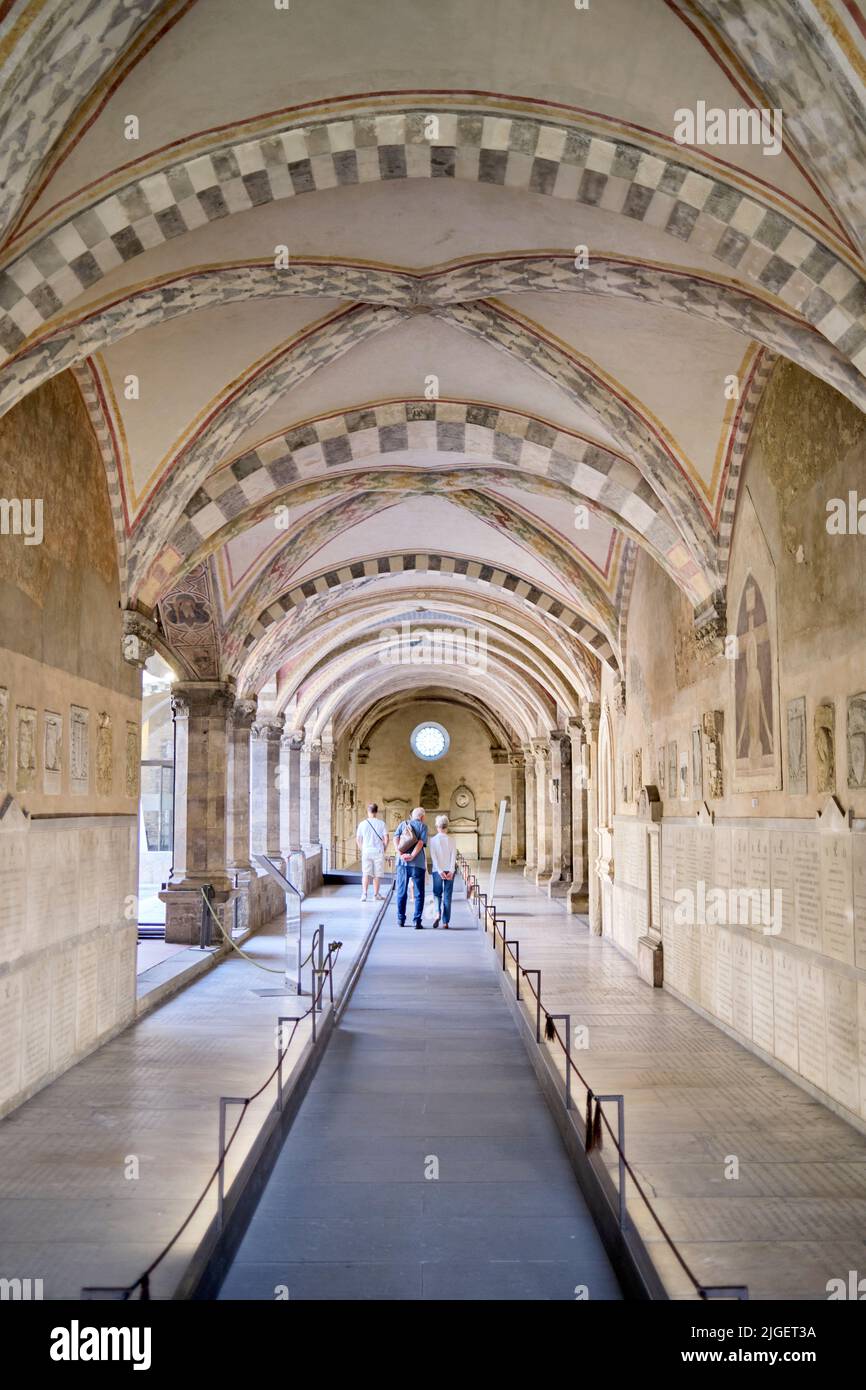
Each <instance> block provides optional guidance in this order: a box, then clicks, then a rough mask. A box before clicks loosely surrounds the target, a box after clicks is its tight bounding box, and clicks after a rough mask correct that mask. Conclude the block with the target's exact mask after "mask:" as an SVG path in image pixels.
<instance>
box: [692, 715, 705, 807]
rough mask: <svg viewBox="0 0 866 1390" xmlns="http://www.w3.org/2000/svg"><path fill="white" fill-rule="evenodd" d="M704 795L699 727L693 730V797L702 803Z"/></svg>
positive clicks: (696, 726)
mask: <svg viewBox="0 0 866 1390" xmlns="http://www.w3.org/2000/svg"><path fill="white" fill-rule="evenodd" d="M703 794H704V766H703V758H702V755H701V730H700V726H699V725H697V724H696V725H695V727H694V728H693V729H692V796H693V797H694V799H695V801H700V800H701V798H702V797H703Z"/></svg>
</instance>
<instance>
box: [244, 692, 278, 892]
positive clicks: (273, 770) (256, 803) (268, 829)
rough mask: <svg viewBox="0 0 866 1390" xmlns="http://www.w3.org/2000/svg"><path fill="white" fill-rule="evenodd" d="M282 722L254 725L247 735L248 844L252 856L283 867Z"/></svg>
mask: <svg viewBox="0 0 866 1390" xmlns="http://www.w3.org/2000/svg"><path fill="white" fill-rule="evenodd" d="M284 722H285V720H284V718H283V716H282V715H280V716H279V717H278V718H276V719H274V720H273V721H272V722H269V723H264V722H262V723H259V722H258V721H256V723H254V724H253V726H252V728H251V730H250V734H251V738H252V742H251V744H250V786H251V793H250V795H251V802H252V807H251V817H250V842H251V846H252V851H253V853H254V854H266V855H267V856H268V857H269V858H270V859H279V860H280V861H281V862H280V867H283V865H282V845H281V834H280V780H281V770H280V753H281V743H282V737H283V725H284Z"/></svg>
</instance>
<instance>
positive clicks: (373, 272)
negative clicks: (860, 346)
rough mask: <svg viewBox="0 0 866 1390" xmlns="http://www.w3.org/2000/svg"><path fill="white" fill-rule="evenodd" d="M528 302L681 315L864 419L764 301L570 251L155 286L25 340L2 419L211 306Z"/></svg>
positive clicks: (852, 371)
mask: <svg viewBox="0 0 866 1390" xmlns="http://www.w3.org/2000/svg"><path fill="white" fill-rule="evenodd" d="M525 293H548V294H549V293H557V294H558V293H562V294H585V295H589V296H593V297H605V298H615V299H624V300H627V301H631V302H633V303H640V304H650V305H657V306H659V307H662V308H666V309H677V310H679V311H680V312H683V313H687V314H689V315H691V316H693V317H695V318H700V319H703V320H705V321H706V322H709V323H717V324H720V325H722V326H724V327H725V328H730V329H731V330H733V331H734V332H737V333H742V334H744V335H745V336H746V337H749V338H753V339H754V340H755V341H757V342H759V343H761V344H763V346H764V347H767V348H771V349H772V350H773V351H774V352H777V353H779V354H780V355H781V356H784V357H788V358H789V359H790V360H791V361H792V362H796V363H797V365H798V366H800V367H803V368H804V369H805V370H806V371H809V372H812V374H813V375H814V376H817V377H820V379H821V380H822V381H825V382H826V383H827V384H828V385H829V386H832V387H834V389H835V390H837V391H839V392H840V393H841V394H842V395H844V396H847V397H848V399H849V400H850V401H852V402H853V403H854V404H855V405H857V406H858V407H859V408H860V409H862V410H866V381H864V378H863V377H862V376H861V375H860V373H859V372H858V371H857V369H856V368H855V367H853V366H852V365H851V363H850V362H849V361H847V360H846V358H845V357H843V356H842V354H841V353H840V352H839V351H838V350H837V349H836V348H834V347H832V346H831V345H830V343H828V342H827V340H826V339H825V338H823V337H821V335H820V334H819V333H818V332H817V330H816V329H815V328H813V327H812V326H811V325H810V324H808V323H806V321H805V320H804V319H803V318H802V317H801V316H800V315H799V314H797V313H794V312H793V311H792V310H789V309H785V308H784V307H782V306H781V305H780V304H779V303H778V302H776V301H775V300H774V299H773V297H771V296H770V294H769V293H768V292H767V291H764V290H761V291H760V292H758V291H757V290H746V289H743V288H742V287H741V286H740V285H737V284H734V283H732V282H731V281H729V280H728V279H726V278H725V277H723V276H718V277H713V276H711V275H707V274H706V273H699V272H696V271H691V270H684V269H679V268H677V267H674V266H664V265H656V264H654V263H652V262H647V261H640V260H635V259H634V258H630V257H624V256H617V255H609V254H606V253H604V252H599V251H591V252H590V261H589V265H588V266H586V267H585V268H584V269H582V270H581V271H579V272H576V271H575V267H574V257H573V253H571V252H568V253H565V252H531V253H527V254H525V255H524V254H519V253H512V254H510V255H508V256H495V255H491V256H482V257H473V258H470V259H468V260H466V261H463V262H461V263H459V264H457V265H454V266H449V267H446V268H444V269H438V270H429V271H424V272H414V273H411V274H410V273H409V272H407V271H403V270H398V269H389V268H385V267H377V266H370V265H367V264H365V263H364V262H352V261H351V260H347V261H329V260H326V259H324V258H317V257H309V258H299V259H293V260H292V262H291V264H290V266H289V267H288V268H287V269H286V270H284V271H281V272H280V274H279V275H275V273H274V267H273V263H272V262H271V261H267V262H264V261H253V262H249V263H248V264H244V265H238V264H237V263H229V264H225V265H214V266H211V267H207V268H204V269H197V270H194V271H190V272H189V273H186V272H179V273H177V274H174V275H168V276H162V277H156V278H155V279H153V280H151V281H149V282H146V283H145V284H141V285H138V286H136V287H134V288H132V289H130V290H128V291H126V292H124V293H121V294H120V295H115V296H111V297H109V299H108V300H107V301H105V300H103V301H101V302H99V303H98V304H96V305H88V306H87V308H84V309H81V310H79V311H78V312H77V313H76V312H74V311H72V312H70V313H68V314H65V315H63V317H62V318H61V319H60V321H59V322H56V321H55V322H52V323H51V324H50V326H48V327H47V328H46V329H45V330H44V331H43V332H41V333H38V334H37V335H36V336H35V337H32V338H31V339H30V340H29V342H28V345H27V346H26V347H22V348H21V350H20V351H19V352H18V353H15V354H13V356H12V357H11V358H10V359H9V360H8V362H7V363H6V365H5V367H4V369H3V371H2V373H0V415H3V414H5V413H6V411H8V410H10V409H11V408H12V406H13V405H15V404H16V403H17V402H18V401H19V400H21V398H22V397H23V396H25V395H26V394H27V393H28V392H29V391H32V390H34V389H35V388H36V387H37V386H39V385H40V384H41V383H42V382H43V381H46V380H47V379H48V378H49V377H51V376H55V375H56V374H57V373H58V372H61V371H64V370H65V369H66V368H67V367H70V366H74V365H76V364H77V363H79V362H82V361H83V360H84V359H85V358H86V357H89V356H92V355H93V354H94V353H96V352H102V351H104V350H105V348H107V347H109V346H111V344H112V343H116V342H119V341H120V340H121V339H123V338H126V337H128V336H129V335H130V334H132V333H136V332H138V331H139V330H141V329H143V328H149V327H152V326H153V325H155V324H159V323H166V322H168V321H169V320H171V319H174V318H178V317H182V316H184V315H187V314H193V313H196V312H197V311H199V310H202V309H208V308H213V307H215V306H219V305H224V304H234V303H237V302H244V301H255V300H261V299H273V298H282V297H284V296H295V295H298V296H304V297H307V298H315V297H322V296H324V297H326V298H329V299H345V300H351V301H352V302H354V303H364V304H385V305H390V306H391V307H392V308H411V307H412V306H413V305H416V304H417V303H418V302H424V303H427V304H430V305H432V304H441V305H445V304H460V303H465V302H466V301H467V300H472V299H486V298H488V297H490V296H491V295H504V294H509V295H512V294H525Z"/></svg>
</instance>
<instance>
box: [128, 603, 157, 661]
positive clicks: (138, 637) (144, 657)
mask: <svg viewBox="0 0 866 1390" xmlns="http://www.w3.org/2000/svg"><path fill="white" fill-rule="evenodd" d="M122 618H123V635H122V637H121V639H120V645H121V652H122V653H123V659H124V661H126V662H128V664H129V665H130V666H135V667H136V668H137V669H138V670H139V671H141V670H142V669H143V668H144V665H145V663H146V662H147V661H149V659H150V658H151V657H152V656H153V654H154V652H155V651H156V644H157V642H158V640H159V630H158V628H157V626H156V623H155V622H153V621H152V619H150V618H146V617H145V616H144V614H143V613H139V612H138V611H137V610H136V609H134V608H124V610H123V614H122Z"/></svg>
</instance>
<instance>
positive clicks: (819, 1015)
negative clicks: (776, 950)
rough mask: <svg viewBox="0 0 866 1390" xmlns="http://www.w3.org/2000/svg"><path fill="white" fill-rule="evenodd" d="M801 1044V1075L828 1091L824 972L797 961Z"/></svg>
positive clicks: (799, 1040) (798, 1027)
mask: <svg viewBox="0 0 866 1390" xmlns="http://www.w3.org/2000/svg"><path fill="white" fill-rule="evenodd" d="M797 1041H798V1043H799V1046H800V1075H801V1076H804V1077H805V1078H806V1080H807V1081H811V1082H812V1084H813V1086H818V1087H819V1089H820V1090H822V1091H826V1089H827V1043H826V1031H825V1025H824V970H823V967H822V966H820V965H812V964H811V963H810V962H809V961H805V960H798V961H797Z"/></svg>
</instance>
